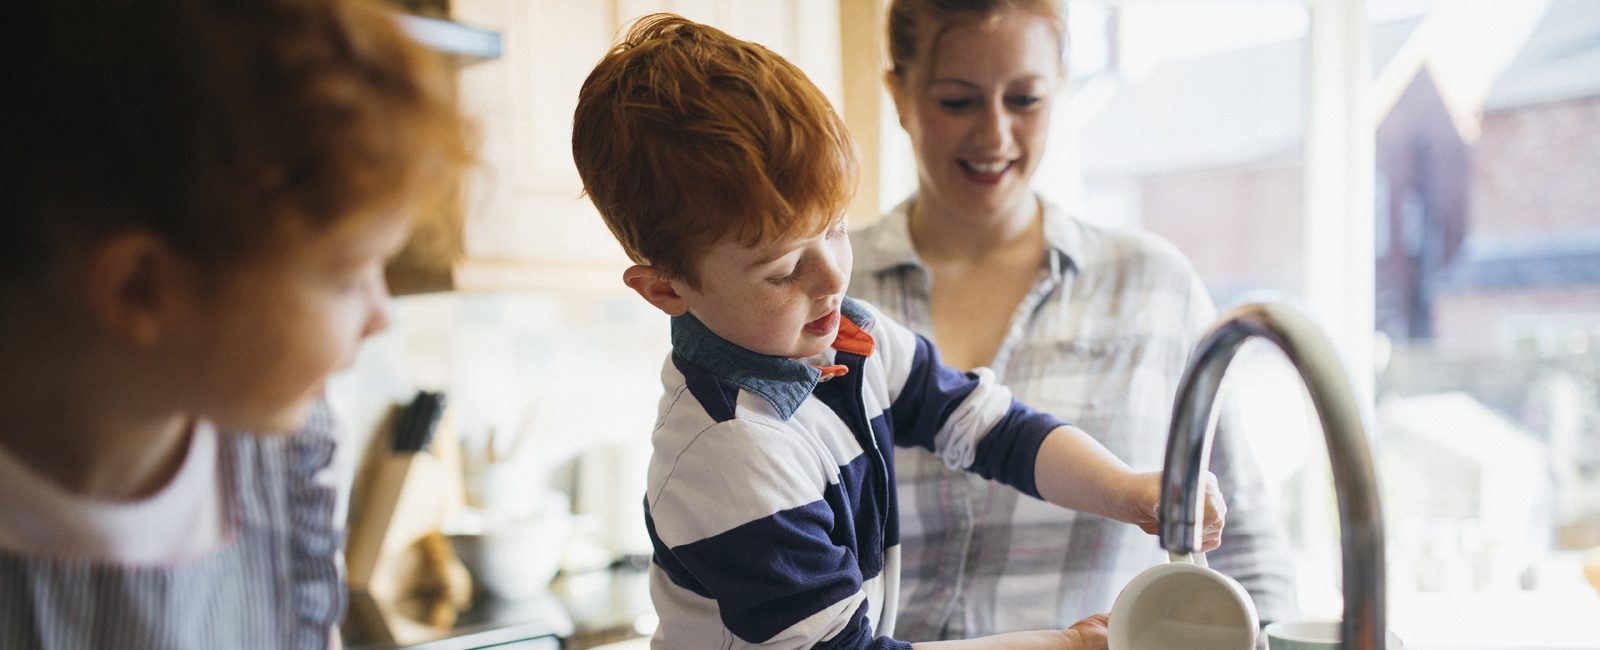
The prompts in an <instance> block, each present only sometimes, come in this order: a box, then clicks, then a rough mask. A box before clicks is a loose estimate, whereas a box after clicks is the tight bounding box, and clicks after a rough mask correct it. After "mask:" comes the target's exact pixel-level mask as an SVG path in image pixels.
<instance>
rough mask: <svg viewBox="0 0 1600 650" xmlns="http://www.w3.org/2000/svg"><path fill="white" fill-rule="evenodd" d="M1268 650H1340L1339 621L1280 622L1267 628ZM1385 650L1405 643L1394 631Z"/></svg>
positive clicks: (1395, 648) (1388, 638) (1399, 646)
mask: <svg viewBox="0 0 1600 650" xmlns="http://www.w3.org/2000/svg"><path fill="white" fill-rule="evenodd" d="M1266 635H1267V650H1338V648H1339V621H1294V622H1288V621H1279V622H1276V623H1273V624H1271V625H1268V626H1267V629H1266ZM1384 645H1385V646H1386V647H1385V650H1402V648H1404V647H1405V644H1404V643H1401V642H1400V637H1398V636H1395V633H1394V632H1393V631H1390V632H1389V634H1388V635H1387V636H1386V637H1385V640H1384Z"/></svg>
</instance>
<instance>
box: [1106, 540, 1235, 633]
mask: <svg viewBox="0 0 1600 650" xmlns="http://www.w3.org/2000/svg"><path fill="white" fill-rule="evenodd" d="M1168 559H1169V560H1170V561H1169V562H1167V563H1166V564H1158V565H1156V566H1153V567H1150V568H1148V569H1145V570H1144V571H1143V572H1141V573H1140V574H1139V575H1137V576H1134V578H1133V580H1131V581H1129V582H1128V586H1126V587H1123V588H1122V592H1121V593H1119V594H1117V600H1116V603H1114V604H1113V605H1112V606H1111V624H1110V628H1109V630H1108V633H1107V637H1108V639H1107V640H1108V641H1109V644H1110V648H1111V650H1253V649H1254V648H1255V647H1256V632H1257V630H1258V629H1259V625H1260V623H1259V621H1258V619H1257V616H1256V605H1255V602H1254V601H1252V600H1251V599H1250V594H1249V593H1248V592H1246V591H1245V590H1244V587H1243V586H1241V585H1240V584H1239V583H1238V582H1236V581H1234V579H1233V578H1229V577H1228V576H1225V575H1223V574H1222V573H1220V572H1217V571H1216V570H1213V569H1211V568H1210V567H1208V566H1206V556H1205V554H1204V553H1194V554H1178V553H1168Z"/></svg>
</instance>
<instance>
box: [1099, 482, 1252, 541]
mask: <svg viewBox="0 0 1600 650" xmlns="http://www.w3.org/2000/svg"><path fill="white" fill-rule="evenodd" d="M1203 478H1204V480H1203V481H1201V484H1202V485H1203V486H1204V487H1205V489H1204V495H1205V515H1204V517H1203V519H1202V521H1201V529H1200V548H1199V549H1197V550H1199V551H1202V552H1204V551H1210V550H1212V549H1215V548H1216V547H1218V546H1221V545H1222V527H1223V524H1225V523H1226V520H1227V514H1228V506H1227V504H1226V503H1223V501H1222V490H1221V488H1219V487H1217V476H1216V475H1215V474H1212V473H1211V472H1206V473H1205V474H1204V476H1203ZM1122 494H1123V496H1124V497H1125V500H1124V505H1123V507H1122V512H1124V513H1126V516H1125V517H1118V519H1121V520H1122V521H1125V522H1128V523H1130V524H1133V525H1135V526H1138V527H1139V529H1140V530H1143V531H1144V532H1146V533H1150V534H1151V535H1159V534H1161V515H1160V512H1161V472H1141V473H1138V474H1132V475H1130V476H1129V480H1128V487H1127V488H1125V489H1124V490H1123V491H1122Z"/></svg>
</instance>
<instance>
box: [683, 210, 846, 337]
mask: <svg viewBox="0 0 1600 650" xmlns="http://www.w3.org/2000/svg"><path fill="white" fill-rule="evenodd" d="M850 261H851V255H850V250H849V242H848V240H846V239H845V238H844V237H843V236H842V235H836V234H835V232H834V231H829V232H828V233H825V234H822V235H817V236H815V237H810V238H806V239H801V240H796V241H793V242H784V243H779V244H773V245H767V246H745V245H742V244H739V243H737V242H727V241H723V242H718V243H717V244H715V245H713V246H712V247H711V249H710V250H709V251H707V252H706V254H705V255H704V256H702V258H701V261H700V265H699V271H700V277H701V283H700V286H698V287H689V286H688V285H687V284H683V285H682V286H680V287H679V292H680V293H681V294H682V295H683V297H684V300H685V303H686V304H687V306H688V310H689V312H690V313H692V314H694V316H695V317H696V318H698V319H699V320H700V321H701V322H702V323H704V324H705V325H706V327H708V328H710V329H711V331H713V332H715V333H716V334H717V335H718V336H721V337H722V338H724V339H727V340H728V341H729V342H732V343H734V344H735V345H739V346H740V347H743V348H745V349H748V350H751V351H753V352H759V353H761V354H768V355H772V356H781V357H788V358H803V357H811V356H815V355H817V354H821V353H822V352H823V351H824V350H826V349H827V348H828V346H829V345H831V344H832V343H833V338H834V336H836V335H837V333H838V321H837V318H836V314H837V312H838V309H839V304H840V302H841V301H842V300H843V296H844V287H845V285H846V278H848V277H849V275H848V274H849V272H850Z"/></svg>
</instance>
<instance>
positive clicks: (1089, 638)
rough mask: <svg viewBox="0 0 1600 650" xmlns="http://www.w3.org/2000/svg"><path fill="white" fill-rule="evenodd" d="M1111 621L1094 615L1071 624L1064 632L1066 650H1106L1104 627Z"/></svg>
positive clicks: (1102, 616) (1104, 616) (1103, 615)
mask: <svg viewBox="0 0 1600 650" xmlns="http://www.w3.org/2000/svg"><path fill="white" fill-rule="evenodd" d="M1110 622H1111V620H1110V619H1109V618H1108V617H1107V616H1106V615H1105V614H1095V615H1094V616H1090V617H1089V618H1086V619H1083V620H1081V621H1078V622H1076V623H1073V624H1072V627H1069V628H1067V629H1066V630H1065V631H1064V634H1066V645H1064V646H1062V647H1063V648H1066V649H1068V650H1106V644H1107V643H1108V641H1107V640H1106V626H1107V625H1109V624H1110Z"/></svg>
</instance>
